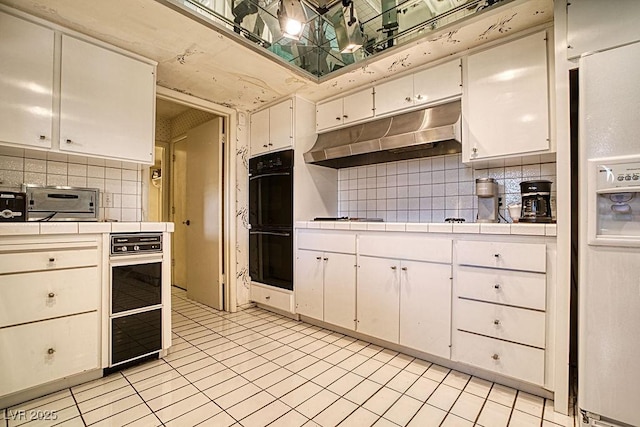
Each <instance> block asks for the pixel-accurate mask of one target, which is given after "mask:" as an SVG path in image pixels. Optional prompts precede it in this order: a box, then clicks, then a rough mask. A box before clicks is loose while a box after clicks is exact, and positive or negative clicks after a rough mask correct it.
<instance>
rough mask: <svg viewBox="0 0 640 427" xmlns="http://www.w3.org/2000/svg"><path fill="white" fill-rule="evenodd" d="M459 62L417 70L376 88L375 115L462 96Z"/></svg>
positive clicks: (457, 60)
mask: <svg viewBox="0 0 640 427" xmlns="http://www.w3.org/2000/svg"><path fill="white" fill-rule="evenodd" d="M461 79H462V73H461V70H460V60H459V59H456V60H455V61H450V62H447V63H445V64H442V65H438V66H437V67H433V68H429V69H426V70H422V71H419V72H417V73H414V74H411V75H408V76H405V77H401V78H399V79H396V80H392V81H390V82H386V83H383V84H381V85H378V86H376V96H375V99H376V102H375V106H376V116H382V115H384V114H387V113H391V112H394V111H401V110H404V109H407V108H411V107H415V106H419V105H422V104H425V105H426V104H431V103H434V102H437V101H440V100H443V99H446V98H452V97H457V96H460V95H461V94H462V80H461Z"/></svg>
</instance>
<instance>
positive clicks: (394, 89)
mask: <svg viewBox="0 0 640 427" xmlns="http://www.w3.org/2000/svg"><path fill="white" fill-rule="evenodd" d="M413 105H414V104H413V75H409V76H405V77H401V78H399V79H396V80H391V81H390V82H386V83H383V84H381V85H378V86H376V116H380V115H383V114H386V113H390V112H392V111H398V110H402V109H405V108H409V107H413Z"/></svg>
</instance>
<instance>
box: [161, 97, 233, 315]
mask: <svg viewBox="0 0 640 427" xmlns="http://www.w3.org/2000/svg"><path fill="white" fill-rule="evenodd" d="M156 97H157V98H160V99H163V100H166V101H170V102H174V103H176V104H182V105H186V106H188V107H191V108H194V109H196V110H202V111H206V112H209V113H213V114H216V115H218V116H220V117H222V119H223V123H224V127H225V143H224V148H223V156H224V164H223V168H224V177H223V179H224V185H223V193H224V194H223V203H224V210H223V212H222V218H223V230H222V231H223V233H224V241H223V243H222V245H223V253H224V255H223V260H222V263H223V266H224V271H225V273H224V275H223V292H224V307H225V310H226V311H230V312H235V311H236V310H237V293H236V286H235V284H236V283H235V282H236V270H237V269H236V248H235V242H236V215H235V206H236V191H235V189H236V157H235V153H236V148H237V143H236V141H237V139H236V138H237V111H236V110H234V109H232V108H228V107H224V106H222V105H218V104H215V103H213V102H210V101H205V100H204V99H201V98H196V97H195V96H192V95H187V94H184V93H181V92H177V91H175V90H171V89H167V88H164V87H162V86H156ZM170 197H171V196H170ZM231 282H233V285H232V283H231Z"/></svg>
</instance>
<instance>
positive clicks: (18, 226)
mask: <svg viewBox="0 0 640 427" xmlns="http://www.w3.org/2000/svg"><path fill="white" fill-rule="evenodd" d="M173 230H174V224H173V223H172V222H53V221H47V222H6V223H2V224H0V237H2V236H20V235H35V234H99V233H135V232H138V231H150V232H153V231H155V232H158V231H167V232H170V233H172V232H173Z"/></svg>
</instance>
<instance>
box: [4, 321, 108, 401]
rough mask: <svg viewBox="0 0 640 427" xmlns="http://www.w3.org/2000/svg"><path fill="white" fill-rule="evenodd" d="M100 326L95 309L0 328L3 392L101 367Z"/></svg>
mask: <svg viewBox="0 0 640 427" xmlns="http://www.w3.org/2000/svg"><path fill="white" fill-rule="evenodd" d="M98 326H99V321H98V313H97V312H95V311H93V312H90V313H84V314H77V315H75V316H67V317H61V318H57V319H52V320H47V321H43V322H35V323H27V324H23V325H18V326H13V327H10V328H3V329H0V366H3V367H4V368H3V373H2V381H0V396H2V395H6V394H11V393H14V392H18V391H21V390H24V389H27V388H30V387H34V386H37V385H39V384H44V383H47V382H50V381H54V380H58V379H61V378H64V377H66V376H69V375H74V374H79V373H82V372H84V371H88V370H91V369H97V368H98V367H99V366H100V364H99V354H98V337H99V336H100V334H99V327H98ZM20 366H22V367H25V369H16V367H20Z"/></svg>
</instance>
